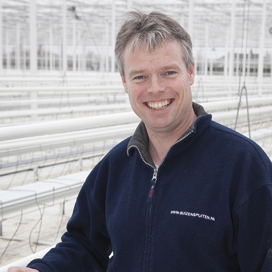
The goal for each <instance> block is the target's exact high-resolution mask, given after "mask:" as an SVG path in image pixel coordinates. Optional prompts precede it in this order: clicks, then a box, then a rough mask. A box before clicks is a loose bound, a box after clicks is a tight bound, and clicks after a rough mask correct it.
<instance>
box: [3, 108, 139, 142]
mask: <svg viewBox="0 0 272 272" xmlns="http://www.w3.org/2000/svg"><path fill="white" fill-rule="evenodd" d="M139 121H140V119H139V117H137V115H136V114H135V113H134V112H132V111H131V112H125V113H114V114H105V115H98V116H90V117H82V118H74V119H64V120H57V121H46V122H42V123H35V124H26V125H17V126H8V127H2V128H1V133H0V141H7V140H12V139H19V138H25V137H34V136H39V135H47V134H56V133H64V132H70V131H78V130H84V129H91V128H98V127H106V126H111V125H119V124H129V123H135V122H139Z"/></svg>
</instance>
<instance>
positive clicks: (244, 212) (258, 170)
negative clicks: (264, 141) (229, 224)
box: [233, 154, 272, 272]
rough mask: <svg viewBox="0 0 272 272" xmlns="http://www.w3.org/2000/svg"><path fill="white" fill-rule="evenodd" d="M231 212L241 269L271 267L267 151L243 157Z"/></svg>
mask: <svg viewBox="0 0 272 272" xmlns="http://www.w3.org/2000/svg"><path fill="white" fill-rule="evenodd" d="M245 164H246V167H244V169H242V171H241V179H242V180H243V181H242V182H241V184H240V185H239V188H238V190H237V199H238V201H237V205H236V207H235V210H234V214H233V221H234V229H235V233H236V239H235V241H236V243H237V245H236V246H237V258H238V262H239V265H240V269H241V271H242V272H257V271H258V272H271V271H272V164H271V161H270V160H269V158H268V157H266V155H264V156H262V154H261V156H260V155H258V154H255V156H253V158H251V159H250V158H248V157H247V159H246V163H245Z"/></svg>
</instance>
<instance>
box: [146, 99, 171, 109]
mask: <svg viewBox="0 0 272 272" xmlns="http://www.w3.org/2000/svg"><path fill="white" fill-rule="evenodd" d="M171 102H172V101H171V100H170V99H169V100H164V101H159V102H147V105H148V107H149V108H151V109H153V110H162V109H165V108H166V107H167V106H168V105H170V104H171Z"/></svg>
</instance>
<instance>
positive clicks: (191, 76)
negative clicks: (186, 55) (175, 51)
mask: <svg viewBox="0 0 272 272" xmlns="http://www.w3.org/2000/svg"><path fill="white" fill-rule="evenodd" d="M188 75H189V82H190V85H193V84H194V82H195V63H194V62H193V64H192V66H191V68H190V69H189V71H188Z"/></svg>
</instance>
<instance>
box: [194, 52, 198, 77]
mask: <svg viewBox="0 0 272 272" xmlns="http://www.w3.org/2000/svg"><path fill="white" fill-rule="evenodd" d="M197 56H198V54H197V51H196V50H195V54H194V63H195V75H198V71H197V65H198V63H197V62H198V58H197Z"/></svg>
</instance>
